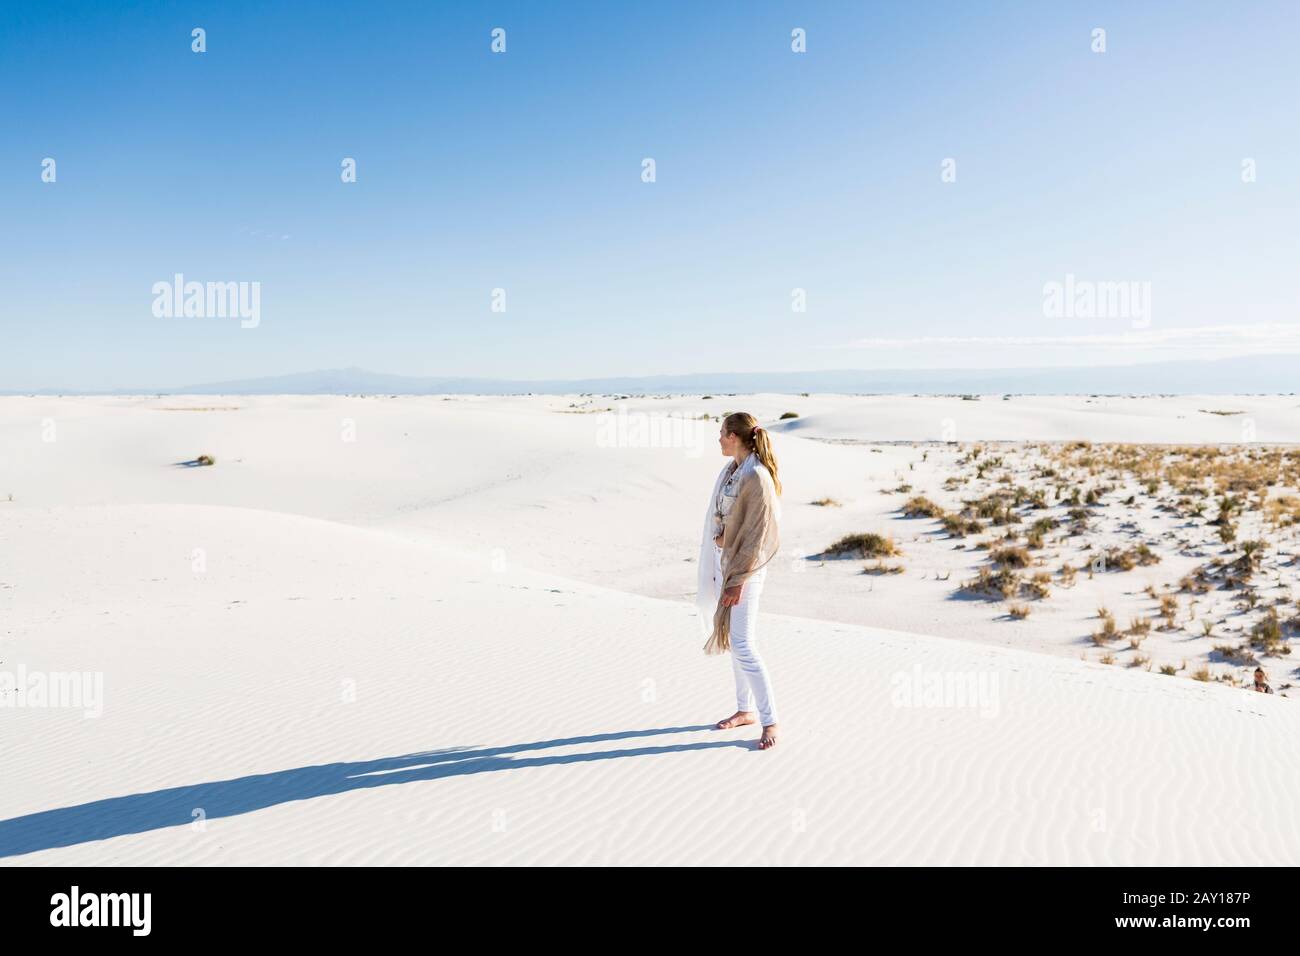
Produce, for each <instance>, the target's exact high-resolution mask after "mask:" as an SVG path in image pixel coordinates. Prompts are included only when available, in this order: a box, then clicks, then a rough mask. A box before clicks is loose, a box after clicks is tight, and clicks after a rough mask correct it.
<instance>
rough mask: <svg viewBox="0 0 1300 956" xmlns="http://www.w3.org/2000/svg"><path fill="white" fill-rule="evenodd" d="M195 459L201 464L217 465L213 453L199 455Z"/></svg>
mask: <svg viewBox="0 0 1300 956" xmlns="http://www.w3.org/2000/svg"><path fill="white" fill-rule="evenodd" d="M194 460H195V461H196V462H198V463H199V464H200V465H215V464H216V463H217V460H216V459H215V458H213V457H212V456H211V455H199V457H198V458H195V459H194Z"/></svg>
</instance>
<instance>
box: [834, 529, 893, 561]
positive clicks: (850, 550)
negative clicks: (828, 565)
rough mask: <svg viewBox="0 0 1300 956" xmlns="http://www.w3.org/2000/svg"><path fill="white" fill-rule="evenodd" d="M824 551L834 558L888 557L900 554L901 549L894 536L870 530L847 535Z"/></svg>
mask: <svg viewBox="0 0 1300 956" xmlns="http://www.w3.org/2000/svg"><path fill="white" fill-rule="evenodd" d="M823 553H824V554H825V556H826V557H832V558H849V557H855V558H888V557H892V556H894V555H896V554H898V553H899V549H898V545H897V544H895V543H894V539H893V536H891V535H884V534H876V533H875V532H874V531H869V532H866V533H863V534H848V535H845V536H844V537H842V538H840V539H839V540H838V541H836V542H835V543H834V544H832V545H831V546H830V547H829V548H827V549H826V550H825V552H823Z"/></svg>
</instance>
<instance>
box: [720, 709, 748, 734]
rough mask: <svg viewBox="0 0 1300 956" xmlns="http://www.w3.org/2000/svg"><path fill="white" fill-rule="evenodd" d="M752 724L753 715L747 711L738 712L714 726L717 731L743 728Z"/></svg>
mask: <svg viewBox="0 0 1300 956" xmlns="http://www.w3.org/2000/svg"><path fill="white" fill-rule="evenodd" d="M753 722H754V715H753V713H752V712H750V711H748V710H738V711H736V712H735V713H734V714H732V715H731V716H730V717H727V718H724V719H723V720H720V721H718V722H717V724H716V725H715V726H717V728H718V729H719V730H731V728H733V727H744V726H745V725H746V724H752V723H753Z"/></svg>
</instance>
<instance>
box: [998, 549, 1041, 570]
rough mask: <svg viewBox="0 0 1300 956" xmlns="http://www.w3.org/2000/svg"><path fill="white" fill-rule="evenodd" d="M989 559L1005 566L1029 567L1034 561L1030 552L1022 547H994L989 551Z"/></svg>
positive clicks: (1000, 565)
mask: <svg viewBox="0 0 1300 956" xmlns="http://www.w3.org/2000/svg"><path fill="white" fill-rule="evenodd" d="M989 560H990V561H992V562H993V563H994V564H996V565H998V566H999V567H1003V568H1027V567H1029V565H1030V564H1032V563H1033V558H1031V557H1030V556H1029V552H1028V551H1026V550H1025V549H1024V548H1021V547H1003V548H994V549H993V550H992V551H990V552H989Z"/></svg>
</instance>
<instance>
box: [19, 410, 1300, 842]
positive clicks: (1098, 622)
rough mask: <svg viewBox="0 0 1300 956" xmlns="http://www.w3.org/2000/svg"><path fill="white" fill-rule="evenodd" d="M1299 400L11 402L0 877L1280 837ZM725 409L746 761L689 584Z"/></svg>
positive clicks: (1291, 703)
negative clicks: (749, 500) (776, 719)
mask: <svg viewBox="0 0 1300 956" xmlns="http://www.w3.org/2000/svg"><path fill="white" fill-rule="evenodd" d="M1298 407H1300V398H1297V397H1295V396H1272V397H1259V396H1255V397H1250V396H1238V397H1225V396H1203V397H1197V396H1184V397H1169V398H1113V397H1092V398H1089V397H1054V398H1034V397H1028V396H1011V397H1008V398H1005V399H1004V398H1003V397H1002V396H1000V395H995V396H981V397H978V399H972V400H963V399H962V398H960V397H952V398H939V397H843V396H829V395H817V396H809V397H800V396H782V395H758V396H743V397H737V396H725V397H724V396H717V397H710V398H705V397H703V396H685V397H684V396H675V397H660V398H656V397H645V398H620V397H618V396H594V395H593V396H563V397H561V396H526V397H466V396H446V397H285V396H280V397H252V398H250V397H242V396H241V397H211V396H209V397H186V398H175V397H165V396H164V397H131V398H93V397H83V398H36V397H33V398H18V397H15V398H0V681H7V685H0V703H2V704H3V705H4V706H2V707H0V721H3V724H2V725H0V729H2V731H3V733H2V737H3V740H4V756H5V767H6V771H7V780H6V786H5V787H4V788H3V789H0V862H4V863H6V864H10V865H13V864H20V865H22V864H179V863H201V864H279V863H286V864H295V863H304V864H362V863H393V864H408V863H410V864H413V863H432V864H441V863H446V864H469V863H498V864H528V863H554V864H582V863H604V864H661V863H662V864H668V863H674V864H682V863H685V864H814V863H870V864H1029V865H1038V864H1080V865H1092V864H1114V865H1150V864H1192V865H1208V864H1216V865H1217V864H1268V865H1292V864H1295V863H1296V862H1297V861H1298V860H1300V823H1298V822H1297V816H1296V814H1295V812H1294V809H1293V807H1292V806H1291V805H1292V803H1293V802H1294V794H1296V793H1298V792H1300V761H1297V760H1295V759H1294V753H1295V748H1296V741H1297V739H1300V702H1297V701H1295V700H1293V699H1288V697H1294V696H1295V695H1296V694H1297V691H1296V690H1295V689H1293V688H1291V684H1292V682H1293V680H1294V673H1293V672H1294V665H1293V664H1292V663H1291V661H1290V658H1289V657H1288V652H1289V641H1290V640H1291V639H1292V636H1293V635H1294V633H1295V629H1296V623H1297V606H1296V593H1297V591H1296V585H1297V583H1300V582H1297V577H1298V576H1300V562H1298V561H1297V553H1300V552H1298V547H1297V539H1296V530H1297V527H1300V503H1298V500H1297V498H1296V495H1297V494H1300V492H1298V491H1297V488H1296V483H1297V479H1298V477H1300V451H1297V449H1296V446H1295V444H1294V443H1297V442H1300V415H1297V410H1298ZM738 409H743V410H749V411H752V412H753V413H755V414H756V415H758V416H759V417H760V418H761V419H763V420H764V421H765V422H768V423H770V425H771V427H772V429H773V431H774V433H775V434H774V440H775V443H776V451H777V454H778V456H779V458H780V462H781V467H782V479H783V481H784V483H785V494H784V499H783V500H784V509H785V510H784V519H783V526H782V533H783V550H782V552H781V554H780V555H779V556H778V559H777V563H776V565H775V566H774V569H773V572H772V574H771V575H770V576H769V581H768V584H767V587H766V591H765V596H764V603H763V608H764V613H763V615H762V618H761V628H762V631H761V644H762V647H763V650H764V654H765V656H766V657H767V659H768V663H769V666H770V668H771V670H772V674H773V679H774V682H775V686H776V691H777V694H778V697H779V700H780V707H781V712H782V714H781V735H780V742H779V744H778V746H777V747H776V748H775V749H774V750H772V751H770V752H760V751H758V750H756V749H755V748H754V740H755V738H756V737H757V733H756V728H754V727H746V728H741V729H738V730H735V731H718V730H714V729H712V724H713V722H714V721H716V720H717V719H718V718H720V717H723V716H725V715H727V714H729V713H730V712H731V710H732V705H733V703H734V701H733V696H732V686H731V672H730V663H729V661H728V660H726V659H725V658H716V657H706V656H704V655H703V653H702V652H701V646H702V644H703V639H702V637H701V636H700V633H699V630H698V627H697V623H696V621H695V620H694V619H693V615H694V610H693V608H692V606H691V604H690V603H689V601H688V600H687V598H688V597H689V595H690V592H691V590H692V589H693V583H694V573H695V567H694V557H695V553H696V549H697V547H698V542H699V534H700V526H701V519H702V517H703V514H704V507H705V498H707V496H708V490H709V488H710V487H711V482H712V479H713V477H714V475H715V474H716V472H717V470H718V468H719V467H721V464H722V459H721V457H720V456H719V455H718V454H717V450H716V447H715V445H714V440H715V436H716V431H717V423H716V421H715V420H706V419H704V418H702V417H701V416H706V415H707V416H713V417H714V418H715V419H716V416H717V415H718V414H719V413H722V412H726V411H732V410H738ZM786 412H794V413H796V414H797V415H798V417H797V418H791V419H788V420H785V421H782V420H781V419H780V416H781V415H782V414H783V413H786ZM1080 443H1090V444H1080ZM1117 445H1118V446H1134V447H1116V446H1117ZM201 454H206V455H210V456H212V457H213V458H214V459H215V462H216V463H215V465H213V466H211V467H206V466H194V467H187V466H185V465H181V464H178V463H180V462H183V461H187V460H193V459H195V458H196V456H198V455H201ZM1225 498H1226V499H1228V500H1227V501H1226V502H1225ZM824 499H832V503H827V504H821V505H817V504H813V502H814V501H819V500H824ZM920 499H924V501H925V502H926V503H927V504H928V505H929V506H932V514H917V515H916V516H914V517H907V516H905V514H904V512H903V510H901V509H903V508H904V506H905V505H907V504H908V503H909V502H911V503H912V509H911V510H913V511H915V510H916V508H918V507H922V506H921V505H920V504H918V501H919V500H920ZM945 516H946V517H947V518H948V519H949V523H948V526H947V530H945V524H944V519H945ZM975 525H978V530H976V528H975ZM954 529H956V530H957V531H965V532H966V534H965V536H959V534H956V533H953V532H954ZM1008 532H1010V533H1011V537H1010V538H1007V537H1006V536H1007V534H1008ZM849 535H878V536H879V538H880V539H883V540H890V539H892V545H893V548H894V549H895V550H896V552H897V553H895V554H892V555H890V554H886V555H883V556H873V555H869V554H865V553H863V554H861V555H856V554H855V555H854V556H850V557H847V558H843V559H822V558H818V557H815V556H816V555H820V554H822V553H823V552H825V551H826V550H827V548H828V547H829V546H830V545H831V544H832V543H833V542H836V541H838V540H840V539H842V538H845V537H846V536H849ZM997 539H1001V540H997ZM864 541H865V542H866V544H867V549H868V550H870V549H871V548H873V547H879V546H880V545H879V541H877V540H876V539H864ZM981 544H984V545H985V546H984V547H981ZM884 548H885V549H886V550H888V548H889V545H884ZM1099 557H1101V558H1103V559H1104V561H1103V562H1100V563H1099V562H1097V558H1099ZM864 567H869V568H872V569H873V570H875V571H878V572H881V573H875V574H868V573H864ZM981 569H984V572H983V575H984V585H985V586H984V588H983V589H982V590H973V589H971V588H968V587H965V585H967V584H969V583H971V582H975V581H977V580H978V579H979V577H980V575H981ZM999 589H1000V590H999ZM1101 608H1105V609H1106V611H1107V612H1108V616H1109V621H1110V623H1109V624H1108V623H1107V616H1105V615H1100V614H1099V609H1101ZM1013 610H1014V611H1015V612H1016V613H1022V612H1026V613H1027V616H1024V617H1021V618H1017V617H1015V616H1013V613H1012V612H1013ZM1256 664H1259V665H1260V666H1262V667H1263V668H1264V669H1265V671H1266V672H1267V675H1268V679H1269V681H1270V683H1271V684H1272V686H1273V689H1274V690H1275V692H1276V693H1274V694H1272V695H1264V694H1257V693H1253V692H1251V691H1250V690H1248V689H1247V686H1248V684H1249V681H1250V679H1251V678H1250V675H1251V672H1252V671H1253V669H1254V667H1255V665H1256ZM67 675H87V682H86V683H85V684H78V685H77V687H76V688H73V687H72V686H70V685H69V684H67V683H61V676H64V677H66V676H67ZM20 678H21V681H20ZM17 683H21V686H15V684H17ZM41 688H43V689H44V690H43V691H42V690H41ZM74 690H77V691H80V692H81V696H80V698H78V696H77V694H76V693H74ZM56 691H57V692H56ZM42 692H44V693H45V699H43V700H42Z"/></svg>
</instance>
